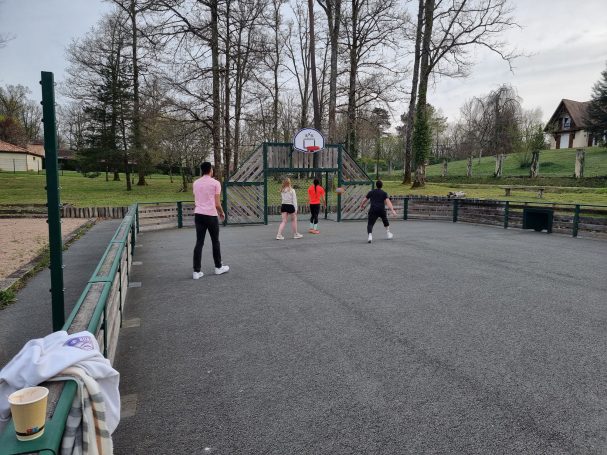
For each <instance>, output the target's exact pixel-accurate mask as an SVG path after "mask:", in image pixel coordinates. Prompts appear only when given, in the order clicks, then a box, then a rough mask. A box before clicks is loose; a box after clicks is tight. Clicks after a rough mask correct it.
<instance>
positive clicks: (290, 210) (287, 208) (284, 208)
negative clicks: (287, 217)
mask: <svg viewBox="0 0 607 455" xmlns="http://www.w3.org/2000/svg"><path fill="white" fill-rule="evenodd" d="M285 212H287V213H288V214H291V213H295V206H294V205H292V204H282V205H281V206H280V213H285Z"/></svg>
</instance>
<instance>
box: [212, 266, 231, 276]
mask: <svg viewBox="0 0 607 455" xmlns="http://www.w3.org/2000/svg"><path fill="white" fill-rule="evenodd" d="M229 270H230V267H229V266H227V265H222V266H221V267H219V268H217V267H215V275H221V274H222V273H226V272H228V271H229Z"/></svg>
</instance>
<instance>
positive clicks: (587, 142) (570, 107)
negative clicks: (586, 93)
mask: <svg viewBox="0 0 607 455" xmlns="http://www.w3.org/2000/svg"><path fill="white" fill-rule="evenodd" d="M589 105H590V101H573V100H567V99H562V100H561V102H560V103H559V105H558V107H557V108H556V110H555V111H554V114H552V117H550V121H549V122H548V124H547V125H546V128H544V132H545V133H547V134H548V135H549V142H550V148H551V149H567V148H582V147H592V146H593V145H596V144H597V142H598V138H595V137H593V136H592V134H591V133H590V132H588V131H587V129H586V128H587V127H588V123H587V120H586V114H587V111H588V106H589Z"/></svg>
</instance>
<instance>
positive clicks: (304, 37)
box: [285, 2, 311, 128]
mask: <svg viewBox="0 0 607 455" xmlns="http://www.w3.org/2000/svg"><path fill="white" fill-rule="evenodd" d="M293 13H294V15H295V22H294V21H291V22H289V24H288V30H289V34H288V40H287V41H286V44H285V51H286V54H287V56H288V58H289V60H290V65H287V66H286V68H287V70H288V71H289V72H290V73H291V74H292V75H293V77H294V79H295V82H296V83H297V91H298V93H299V105H300V115H299V128H304V127H305V126H307V124H308V104H309V102H310V74H311V67H310V55H311V54H310V46H309V37H310V33H309V24H310V23H309V21H308V14H307V12H306V9H305V8H304V5H303V3H302V2H296V3H295V5H294V6H293Z"/></svg>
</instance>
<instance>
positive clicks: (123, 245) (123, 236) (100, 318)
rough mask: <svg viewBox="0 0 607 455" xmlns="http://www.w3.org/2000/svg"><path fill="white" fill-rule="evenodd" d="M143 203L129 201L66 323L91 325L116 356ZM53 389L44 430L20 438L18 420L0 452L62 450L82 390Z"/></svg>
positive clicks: (106, 351)
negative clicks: (30, 438) (26, 438)
mask: <svg viewBox="0 0 607 455" xmlns="http://www.w3.org/2000/svg"><path fill="white" fill-rule="evenodd" d="M136 224H137V205H136V204H134V205H132V206H130V207H129V209H128V211H127V213H126V216H125V217H124V218H123V220H122V223H120V226H118V229H117V230H116V232H115V234H114V236H113V238H112V240H111V241H110V243H109V245H108V246H107V248H106V250H105V253H104V254H103V256H102V258H101V260H100V261H99V263H98V265H97V268H96V269H95V272H94V273H93V275H92V276H91V278H90V279H89V281H88V283H87V285H86V286H85V288H84V291H83V292H82V294H81V295H80V298H79V299H78V301H77V302H76V306H75V307H74V309H73V311H72V312H71V314H70V316H69V317H68V319H67V321H65V324H64V325H63V328H62V330H65V331H67V332H68V333H69V334H72V333H77V332H80V331H83V330H88V331H89V332H91V333H93V334H94V335H95V336H96V338H97V341H98V343H99V347H100V349H101V351H102V352H103V355H104V356H105V357H107V358H108V359H109V360H110V361H111V362H113V360H114V356H115V354H116V347H117V342H118V334H119V331H120V327H121V325H122V313H123V309H124V304H125V301H126V294H127V289H128V282H129V276H130V270H131V265H132V263H133V253H134V249H135V243H136V240H137V229H136ZM44 386H46V387H47V388H48V389H49V396H48V410H47V422H46V427H45V432H44V434H43V435H42V436H41V437H40V438H38V439H34V440H33V441H18V440H17V439H16V438H15V430H14V426H13V424H12V422H11V423H10V424H9V425H8V426H7V428H6V429H5V431H4V433H3V434H2V435H0V455H16V454H25V453H40V454H45V455H50V454H58V453H59V446H60V444H61V439H62V437H63V432H64V430H65V422H66V420H67V417H68V414H69V412H70V409H71V407H72V402H73V401H74V397H75V396H76V388H77V386H76V383H75V382H74V381H65V382H49V383H45V384H44Z"/></svg>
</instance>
